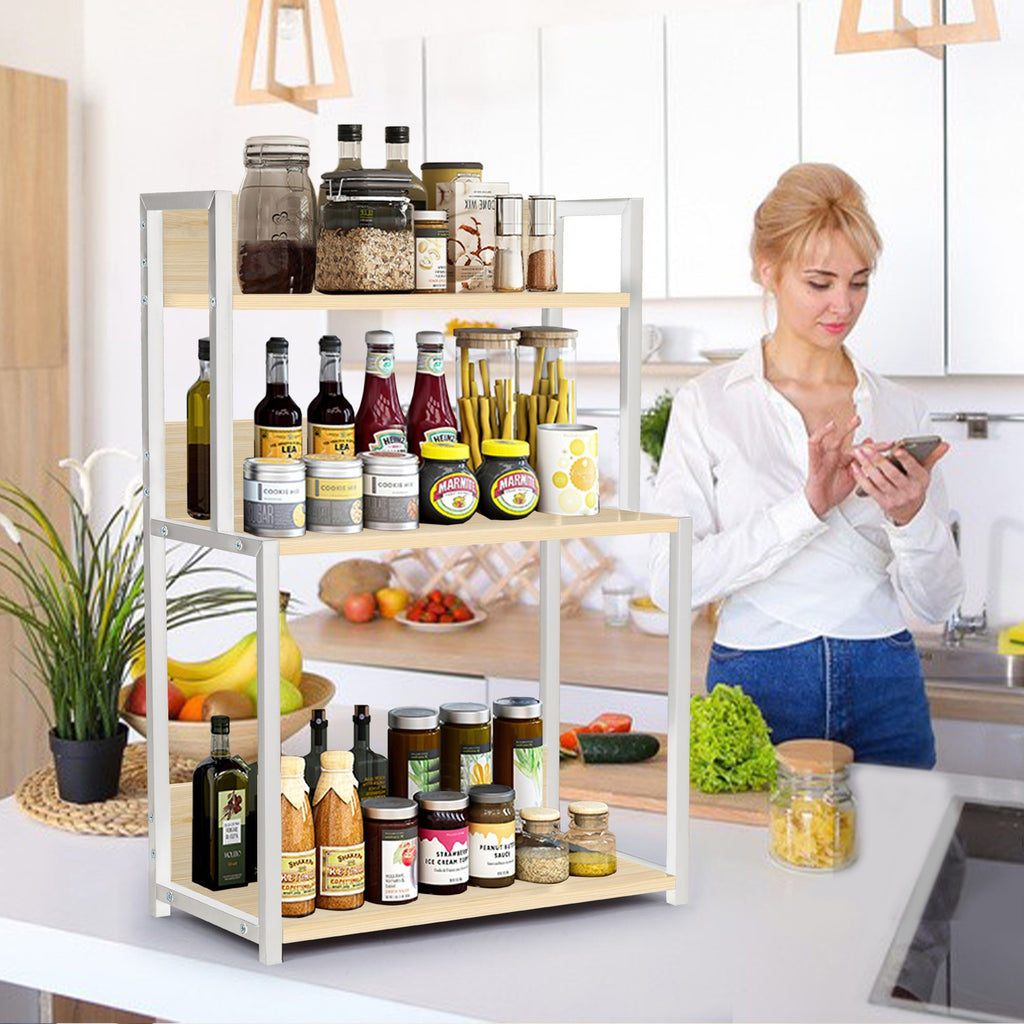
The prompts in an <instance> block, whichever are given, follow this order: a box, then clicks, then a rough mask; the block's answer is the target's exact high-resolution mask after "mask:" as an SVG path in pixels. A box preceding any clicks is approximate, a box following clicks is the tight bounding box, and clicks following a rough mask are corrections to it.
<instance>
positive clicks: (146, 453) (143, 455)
mask: <svg viewBox="0 0 1024 1024" xmlns="http://www.w3.org/2000/svg"><path fill="white" fill-rule="evenodd" d="M142 457H143V458H144V459H145V460H146V461H147V462H149V452H143V453H142Z"/></svg>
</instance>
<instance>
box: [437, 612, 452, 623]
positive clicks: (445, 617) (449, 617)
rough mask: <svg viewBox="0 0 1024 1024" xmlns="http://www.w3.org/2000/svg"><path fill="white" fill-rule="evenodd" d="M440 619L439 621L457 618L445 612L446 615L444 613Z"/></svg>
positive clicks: (449, 620) (450, 620)
mask: <svg viewBox="0 0 1024 1024" xmlns="http://www.w3.org/2000/svg"><path fill="white" fill-rule="evenodd" d="M438 621H439V622H454V621H455V618H454V616H452V615H450V614H449V613H448V612H445V613H444V615H442V616H441V618H440V619H439V620H438Z"/></svg>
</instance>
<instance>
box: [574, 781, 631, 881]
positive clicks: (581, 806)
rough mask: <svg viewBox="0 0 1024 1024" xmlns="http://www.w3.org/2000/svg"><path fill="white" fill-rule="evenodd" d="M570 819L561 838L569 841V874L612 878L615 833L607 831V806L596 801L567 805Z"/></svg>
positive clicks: (615, 861) (580, 801)
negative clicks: (608, 876) (563, 837)
mask: <svg viewBox="0 0 1024 1024" xmlns="http://www.w3.org/2000/svg"><path fill="white" fill-rule="evenodd" d="M569 817H570V818H571V819H572V821H571V823H570V825H569V830H568V832H566V834H565V838H566V839H567V840H568V842H569V874H570V875H582V876H584V877H586V878H595V877H598V876H600V875H612V874H614V873H615V869H616V867H617V866H618V863H617V860H616V856H615V833H614V832H610V831H609V830H608V805H607V804H603V803H601V802H600V801H597V800H578V801H576V802H575V803H571V804H569Z"/></svg>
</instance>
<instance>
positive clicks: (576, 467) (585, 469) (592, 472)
mask: <svg viewBox="0 0 1024 1024" xmlns="http://www.w3.org/2000/svg"><path fill="white" fill-rule="evenodd" d="M569 479H570V480H572V482H573V485H574V486H575V487H577V488H579V490H581V491H587V490H589V489H590V488H591V487H593V486H594V484H595V482H596V481H597V465H596V464H595V462H594V460H593V459H588V458H586V457H584V458H582V459H577V460H576V461H575V462H574V463H573V464H572V468H571V469H570V470H569Z"/></svg>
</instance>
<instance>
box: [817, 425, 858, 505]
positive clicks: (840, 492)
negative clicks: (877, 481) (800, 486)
mask: <svg viewBox="0 0 1024 1024" xmlns="http://www.w3.org/2000/svg"><path fill="white" fill-rule="evenodd" d="M859 426H860V417H859V416H853V417H852V418H851V419H850V421H849V423H847V425H846V430H845V431H844V432H842V433H840V431H839V428H838V427H837V426H836V423H835V420H829V421H828V423H826V424H824V426H821V427H819V428H818V429H817V430H816V431H815V432H814V433H813V434H811V436H810V437H809V438H808V439H807V484H806V485H805V487H804V494H806V495H807V501H808V503H809V504H810V506H811V508H812V509H813V510H814V514H815V515H816V516H817V517H818V518H819V519H820V518H821V517H822V516H824V515H825V513H826V512H828V510H829V509H830V508H835V506H836V505H838V504H839V503H840V502H842V501H844V500H845V499H846V498H848V497H849V495H850V492H851V491H852V490H853V488H854V485H855V483H856V481H855V480H854V477H853V471H852V469H851V468H850V467H851V463H852V462H853V453H852V451H851V450H850V446H849V441H850V439H851V438H852V437H853V432H854V431H855V430H856V429H857V427H859Z"/></svg>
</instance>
